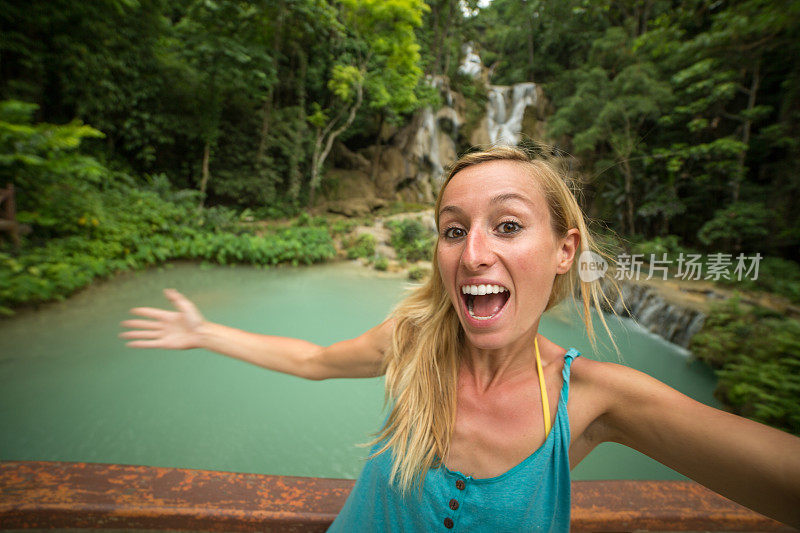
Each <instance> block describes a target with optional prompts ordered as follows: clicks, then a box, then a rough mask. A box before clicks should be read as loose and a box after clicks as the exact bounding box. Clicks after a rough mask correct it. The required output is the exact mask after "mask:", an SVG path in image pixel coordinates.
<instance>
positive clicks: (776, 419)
mask: <svg viewBox="0 0 800 533" xmlns="http://www.w3.org/2000/svg"><path fill="white" fill-rule="evenodd" d="M764 339H769V340H770V342H768V343H765V342H764ZM690 349H691V350H692V353H694V354H695V355H696V356H697V357H698V358H699V359H700V360H702V361H705V362H707V363H709V364H710V365H711V366H713V367H714V368H716V369H717V375H718V377H719V383H718V386H717V390H716V395H717V396H718V397H719V398H720V400H722V401H723V402H725V403H726V404H728V405H730V406H731V407H732V408H733V410H734V412H736V413H737V414H740V415H743V416H747V417H749V418H752V419H754V420H757V421H759V422H762V423H765V424H769V425H772V426H775V427H778V428H780V429H783V430H786V431H789V432H791V433H794V434H795V435H800V405H798V403H797V398H798V395H800V323H798V322H797V321H796V320H793V319H789V318H783V317H781V316H779V315H777V313H774V312H772V311H769V310H764V309H758V308H756V309H752V310H748V309H746V308H745V306H743V305H742V304H741V303H740V302H739V299H738V298H731V299H730V300H728V301H726V302H724V303H721V304H718V305H715V306H714V307H713V309H712V312H711V313H710V315H709V316H708V318H707V319H706V322H705V324H704V326H703V330H702V331H701V332H700V333H698V334H697V335H695V336H694V338H693V339H692V344H691V346H690Z"/></svg>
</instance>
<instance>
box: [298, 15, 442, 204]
mask: <svg viewBox="0 0 800 533" xmlns="http://www.w3.org/2000/svg"><path fill="white" fill-rule="evenodd" d="M426 9H427V6H426V5H425V4H424V3H423V2H422V0H343V1H342V23H343V25H344V27H345V28H347V31H348V33H349V35H348V37H349V39H347V42H345V43H344V44H345V46H344V48H345V51H344V52H343V53H342V55H341V56H340V57H339V59H338V61H337V62H336V63H334V64H333V65H332V67H331V70H330V78H329V79H328V83H327V86H328V89H329V90H330V91H331V96H332V98H331V100H330V103H329V105H328V107H326V108H323V107H322V106H321V105H319V104H318V103H315V105H314V108H313V112H312V114H311V115H310V116H309V122H310V123H311V124H312V125H313V126H314V127H315V128H316V139H315V142H314V153H313V155H312V158H311V180H310V183H309V203H310V204H313V202H314V197H315V193H316V190H317V189H318V187H319V185H320V181H321V179H322V167H323V165H324V163H325V160H326V159H327V158H328V155H329V154H330V151H331V148H332V147H333V142H334V141H335V140H336V138H337V137H339V135H341V134H342V133H343V132H344V131H345V130H347V129H348V128H349V127H350V126H351V125H352V124H353V121H354V120H355V117H356V113H357V112H358V110H359V109H360V108H361V105H362V104H363V103H364V92H365V90H366V91H368V93H369V94H368V98H369V99H370V102H372V103H373V106H374V107H378V108H390V109H393V110H397V111H398V112H403V111H407V110H411V109H413V108H414V106H415V105H416V103H417V102H416V93H415V92H414V91H413V88H414V87H416V85H417V83H419V80H420V78H421V76H422V70H421V68H420V67H419V45H418V44H417V40H416V36H415V34H414V29H415V28H416V27H418V26H420V24H422V14H423V12H424V11H425V10H426ZM335 109H338V111H335Z"/></svg>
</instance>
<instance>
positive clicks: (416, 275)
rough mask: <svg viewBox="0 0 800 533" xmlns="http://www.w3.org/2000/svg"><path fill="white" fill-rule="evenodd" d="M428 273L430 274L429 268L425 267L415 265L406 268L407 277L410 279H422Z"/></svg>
mask: <svg viewBox="0 0 800 533" xmlns="http://www.w3.org/2000/svg"><path fill="white" fill-rule="evenodd" d="M428 274H430V270H428V269H427V268H422V267H418V266H415V267H411V268H410V269H408V279H410V280H412V281H422V280H423V279H425V277H426V276H428Z"/></svg>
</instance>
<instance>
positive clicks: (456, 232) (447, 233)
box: [443, 226, 467, 239]
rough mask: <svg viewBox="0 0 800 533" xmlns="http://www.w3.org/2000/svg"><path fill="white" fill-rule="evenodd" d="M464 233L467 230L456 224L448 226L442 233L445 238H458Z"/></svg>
mask: <svg viewBox="0 0 800 533" xmlns="http://www.w3.org/2000/svg"><path fill="white" fill-rule="evenodd" d="M466 234H467V232H465V231H464V230H463V229H462V228H459V227H458V226H450V227H449V228H447V229H446V230H444V233H443V235H444V238H445V239H460V238H461V237H463V236H464V235H466Z"/></svg>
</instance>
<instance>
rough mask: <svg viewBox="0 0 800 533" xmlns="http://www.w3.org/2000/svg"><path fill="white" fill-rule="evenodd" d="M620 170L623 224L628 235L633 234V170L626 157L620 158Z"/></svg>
mask: <svg viewBox="0 0 800 533" xmlns="http://www.w3.org/2000/svg"><path fill="white" fill-rule="evenodd" d="M622 172H623V173H624V174H625V219H626V220H625V224H626V225H627V226H628V227H627V231H628V234H629V235H633V234H634V232H635V230H634V226H633V211H634V209H633V171H632V170H631V165H630V162H629V161H628V158H625V159H623V160H622Z"/></svg>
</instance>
